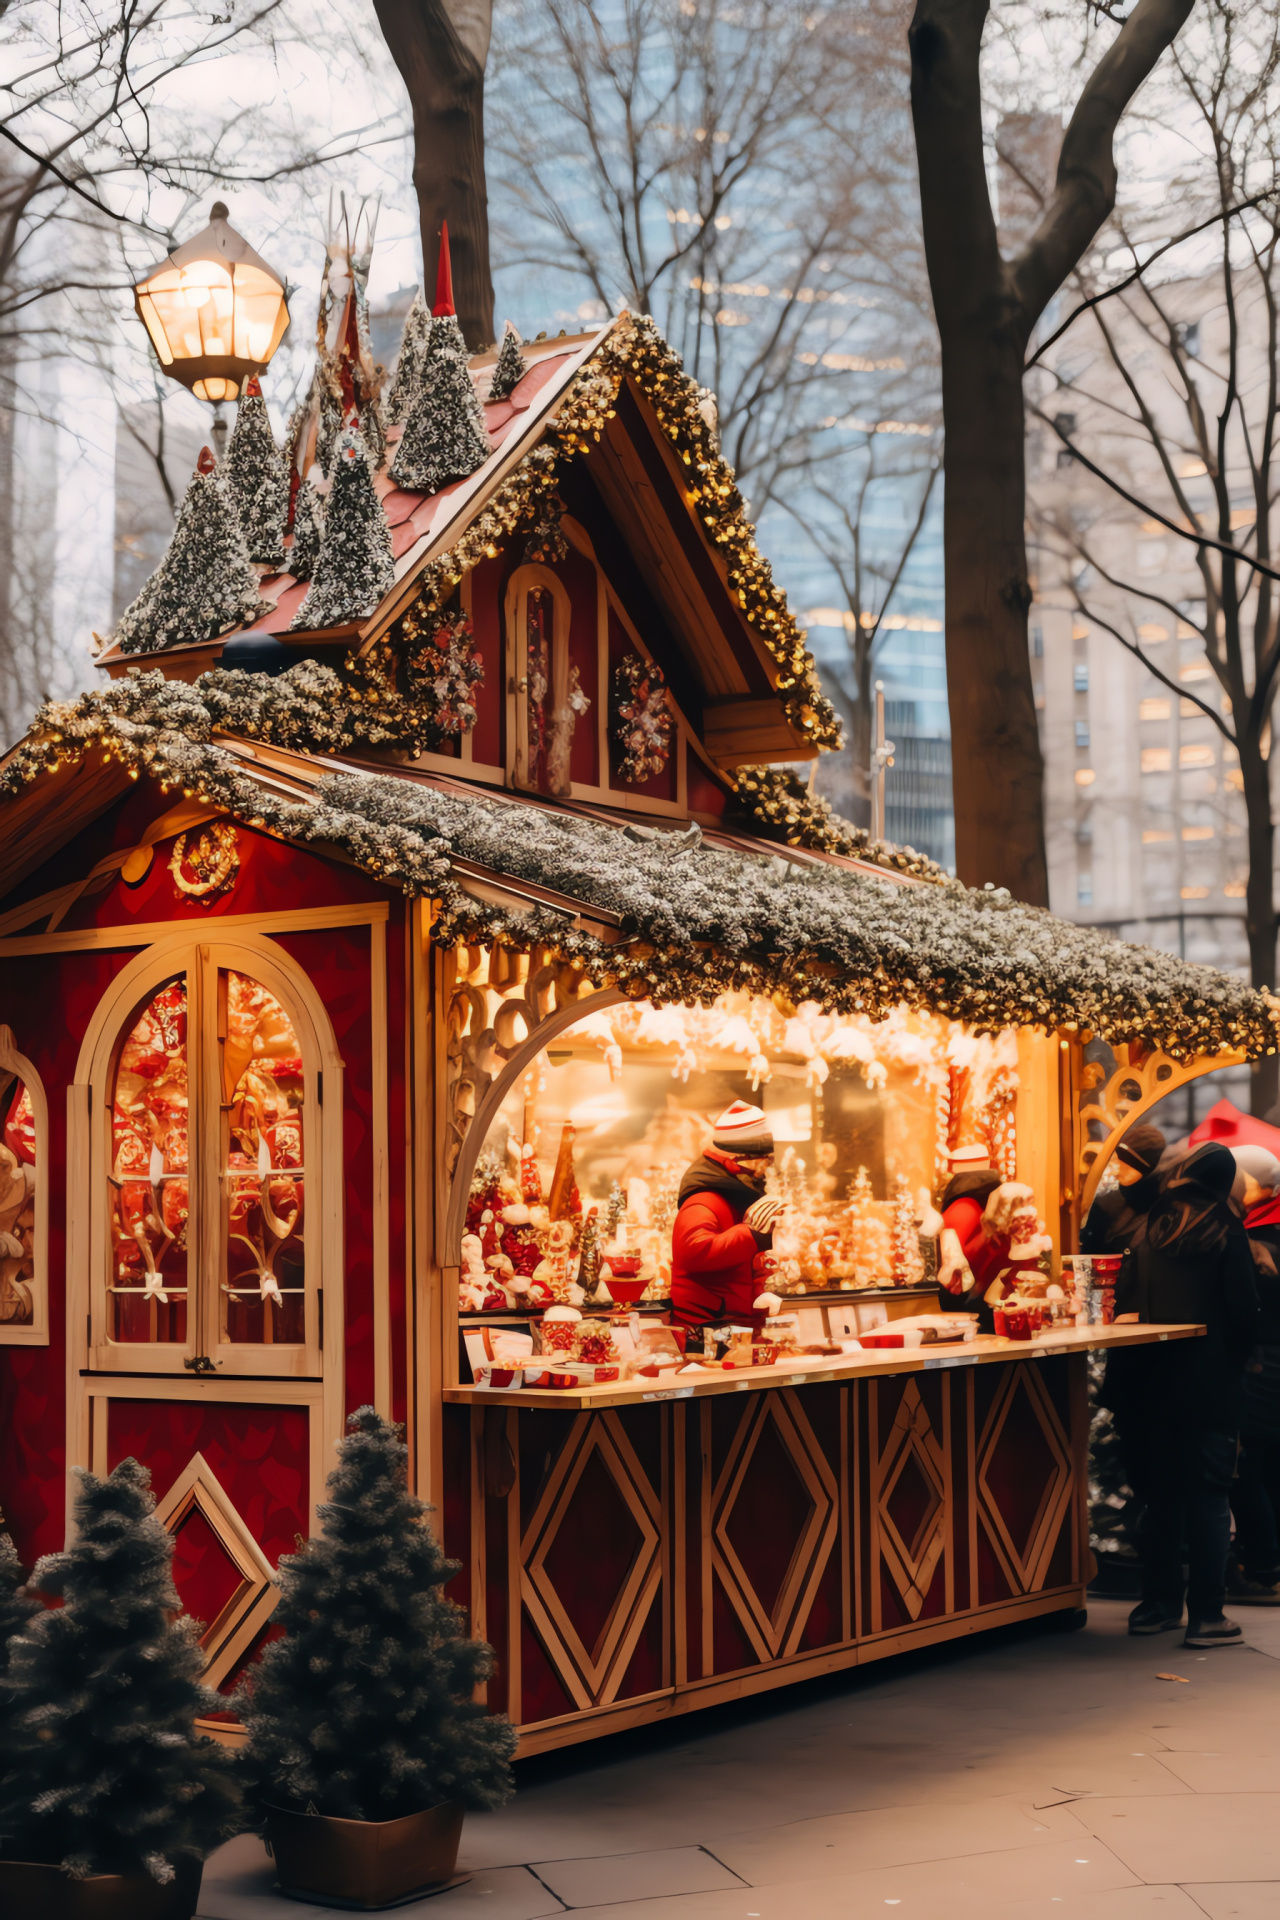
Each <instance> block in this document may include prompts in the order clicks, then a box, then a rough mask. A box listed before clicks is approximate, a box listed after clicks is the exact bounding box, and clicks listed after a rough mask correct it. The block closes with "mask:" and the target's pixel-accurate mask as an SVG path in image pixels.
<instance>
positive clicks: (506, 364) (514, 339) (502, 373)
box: [489, 320, 529, 400]
mask: <svg viewBox="0 0 1280 1920" xmlns="http://www.w3.org/2000/svg"><path fill="white" fill-rule="evenodd" d="M528 371H529V363H528V361H527V360H526V359H525V357H524V355H523V354H522V353H521V351H520V335H519V334H518V333H517V332H516V330H515V328H514V327H513V326H512V324H511V322H510V321H509V320H508V321H507V323H506V325H505V326H504V327H503V329H502V345H501V347H500V348H499V349H498V358H497V361H496V362H495V364H494V369H493V379H492V380H491V381H490V382H489V398H490V399H491V400H508V399H510V397H511V395H512V394H513V393H514V391H515V389H516V388H517V387H518V386H519V384H520V382H521V381H522V380H523V379H524V376H525V374H526V373H528Z"/></svg>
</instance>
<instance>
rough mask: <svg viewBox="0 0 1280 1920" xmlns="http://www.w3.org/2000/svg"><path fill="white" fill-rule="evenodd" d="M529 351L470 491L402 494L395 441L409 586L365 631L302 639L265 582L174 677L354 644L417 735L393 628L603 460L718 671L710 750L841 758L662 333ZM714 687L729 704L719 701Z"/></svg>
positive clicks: (679, 624) (378, 484) (397, 590)
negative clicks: (269, 649) (574, 469)
mask: <svg viewBox="0 0 1280 1920" xmlns="http://www.w3.org/2000/svg"><path fill="white" fill-rule="evenodd" d="M522 351H523V352H524V354H525V357H526V359H527V360H528V361H529V362H530V365H529V368H528V371H527V373H526V374H525V375H524V378H523V379H522V380H521V381H520V382H519V384H518V386H517V387H516V388H515V390H514V392H513V393H512V394H511V396H510V398H509V399H507V400H500V401H485V403H484V413H485V424H486V427H487V429H488V433H489V438H490V442H491V445H492V449H493V451H492V453H491V455H490V457H489V459H488V460H487V461H486V462H485V463H484V464H483V466H481V467H480V468H479V469H478V470H477V471H476V472H475V473H473V474H471V475H470V476H469V477H468V478H467V479H465V480H459V481H455V482H453V483H452V484H451V485H449V486H447V487H444V488H442V489H441V490H440V491H439V492H438V493H435V494H421V493H413V492H409V491H407V490H405V489H402V488H399V487H397V486H395V484H394V483H393V482H392V480H391V478H390V475H389V473H388V471H387V468H388V467H389V465H390V464H391V450H392V449H393V448H394V445H395V442H396V440H397V439H398V437H399V434H400V432H401V431H402V429H400V428H399V427H393V428H392V429H391V430H390V432H389V435H388V458H387V461H386V463H385V464H384V465H383V466H382V467H381V468H380V470H379V472H378V474H377V476H376V477H375V482H374V486H375V491H376V492H377V494H378V496H379V498H380V500H381V502H382V508H383V512H384V513H385V515H386V518H387V522H388V525H389V527H390V530H391V541H392V553H393V556H394V561H395V584H394V586H393V587H392V589H391V591H390V592H389V593H388V594H387V595H386V596H385V597H384V599H383V600H382V602H381V604H380V605H379V606H378V607H377V608H376V609H375V611H374V612H373V613H372V614H371V615H370V616H369V617H368V618H367V619H365V620H362V621H359V622H356V623H353V626H352V627H350V628H342V629H329V630H327V631H322V632H311V633H296V634H291V633H289V632H288V631H287V629H288V627H289V625H290V622H291V621H292V620H293V618H294V616H295V615H296V614H297V612H298V609H299V607H300V606H301V605H302V602H303V599H304V597H305V595H306V591H307V589H306V584H305V583H304V582H301V581H297V580H295V579H294V578H293V576H292V575H291V574H289V573H288V572H284V573H279V574H271V575H267V576H265V577H264V578H263V579H262V581H261V584H260V592H261V596H262V599H263V601H264V609H263V612H262V614H261V615H260V616H259V617H258V618H257V619H256V620H253V621H250V622H247V623H246V624H245V625H244V626H241V627H231V628H228V630H227V632H226V633H224V634H222V635H220V636H219V637H218V639H217V641H216V642H214V643H212V644H210V643H197V645H194V646H193V647H192V648H191V649H190V650H189V651H190V653H191V655H192V656H193V657H192V660H191V663H190V667H189V668H188V669H186V670H184V665H183V662H182V660H181V659H180V658H179V657H178V656H180V655H181V654H182V653H184V652H185V651H187V650H186V649H182V648H177V649H168V650H166V652H165V654H164V656H163V664H164V666H165V670H166V671H168V672H171V673H173V674H174V675H175V677H191V674H192V672H193V671H196V670H200V669H202V668H203V667H205V666H207V665H209V664H211V662H212V660H213V659H215V658H217V657H218V656H219V654H220V652H221V650H222V648H223V647H224V646H225V644H226V643H227V641H228V640H232V639H234V638H236V637H237V636H239V635H241V634H244V633H250V634H255V635H259V636H265V637H271V638H274V639H278V640H280V641H282V642H283V643H284V644H285V645H286V646H297V647H298V648H299V650H300V652H301V651H304V650H306V649H308V648H310V649H314V647H315V646H316V644H317V643H318V642H324V641H326V640H329V641H336V640H346V641H349V642H350V643H351V655H350V657H349V660H348V672H349V673H350V674H351V675H352V676H353V684H355V685H356V686H357V688H358V692H359V696H360V698H362V699H363V700H365V701H366V702H368V701H374V702H376V701H377V700H378V699H379V698H380V699H381V700H382V702H383V705H384V707H385V710H386V713H387V716H388V718H389V719H390V717H391V716H392V715H393V714H394V716H395V720H396V721H397V722H399V723H401V724H403V722H404V720H405V716H404V715H403V713H402V712H399V711H398V709H399V708H402V707H403V702H402V701H400V702H398V701H397V700H396V697H395V695H394V693H393V690H392V686H391V676H390V675H389V673H388V668H387V662H386V659H385V657H384V656H385V653H386V649H387V647H388V646H389V647H390V649H391V653H392V655H393V656H394V653H395V649H396V642H397V632H398V629H397V623H398V622H399V621H401V620H402V619H403V617H404V616H405V615H406V614H407V613H409V612H410V610H413V611H414V612H415V614H420V613H422V612H426V613H430V612H431V611H433V610H434V609H436V608H438V607H440V606H442V605H443V604H444V603H445V601H447V599H448V598H449V596H450V595H451V594H452V593H453V591H454V590H455V588H456V587H457V585H458V583H459V581H460V580H461V579H462V577H463V576H464V574H465V573H466V572H468V571H469V569H470V568H472V567H474V566H475V565H476V564H478V562H479V561H480V560H482V559H484V558H486V557H489V556H492V555H493V554H495V553H496V552H497V551H499V550H500V547H501V546H502V545H503V544H504V543H505V542H506V541H507V540H508V539H509V538H510V537H511V536H512V535H513V534H515V533H516V532H517V531H518V530H519V529H520V528H521V527H522V526H525V527H527V525H528V523H529V522H530V521H531V520H532V519H533V518H534V516H535V515H536V513H537V511H538V508H539V506H540V504H541V503H542V502H544V501H545V500H546V499H547V498H548V497H549V496H550V495H551V494H552V493H553V492H554V490H555V488H556V485H557V480H558V478H559V477H560V475H561V472H562V469H563V468H564V466H565V464H566V463H567V462H569V461H572V460H574V459H576V458H577V457H579V456H580V455H582V454H586V453H589V452H592V451H593V450H595V449H599V458H598V459H597V460H596V461H595V462H594V463H593V468H592V472H593V477H594V478H595V480H596V482H597V484H598V486H599V487H600V490H601V492H602V494H603V497H604V499H605V502H606V505H607V507H608V510H609V511H610V513H611V514H612V516H613V518H614V519H615V521H616V522H617V523H618V525H619V526H620V528H621V530H622V532H623V536H624V538H625V539H627V541H628V542H629V544H630V545H631V546H632V547H633V550H634V552H635V554H636V558H637V560H638V562H639V564H640V566H641V568H642V570H643V572H644V575H645V578H646V582H647V584H648V585H649V587H650V588H651V590H652V591H653V593H654V595H655V597H656V599H657V601H658V602H659V604H660V605H661V606H662V607H663V609H664V611H665V612H666V613H667V615H668V616H669V618H670V621H671V626H672V630H673V632H675V633H677V634H679V635H681V636H682V638H683V640H684V641H685V643H686V644H687V645H689V646H690V648H691V649H692V651H693V653H694V655H695V656H698V657H701V656H702V655H703V654H705V655H706V657H707V671H706V673H705V675H704V680H705V684H706V686H707V690H708V703H707V709H706V712H705V713H704V725H705V727H706V730H707V733H708V738H709V740H714V736H715V735H716V733H717V730H719V732H720V733H721V735H722V737H723V738H724V740H725V741H726V747H725V754H724V758H725V761H726V764H730V763H732V762H733V760H734V758H735V753H734V748H733V745H732V744H731V743H732V742H734V741H736V740H737V739H739V738H742V737H744V734H743V729H744V727H745V729H746V736H745V737H750V738H751V740H752V741H753V746H752V750H751V751H750V752H749V753H742V752H738V753H737V754H736V759H737V760H741V759H744V758H751V759H754V760H769V759H773V760H781V759H787V760H797V759H804V758H810V757H812V756H813V754H814V753H815V752H816V751H818V750H819V749H821V748H824V747H834V746H838V745H839V743H840V722H839V719H838V717H837V715H836V713H835V710H834V708H833V707H832V706H831V703H830V702H829V700H828V699H827V697H826V695H825V694H824V693H823V691H822V689H821V686H820V683H819V680H818V674H817V669H816V667H815V664H814V661H813V657H812V655H811V654H810V653H809V652H808V650H807V648H806V646H805V635H804V633H803V630H802V629H801V628H800V627H799V626H798V625H797V623H796V620H795V617H794V615H793V614H792V613H791V611H790V609H789V608H788V606H787V602H786V596H785V594H784V593H783V592H782V590H781V588H780V587H778V586H777V585H775V583H774V580H773V575H772V571H771V569H770V566H769V563H768V561H767V560H766V559H765V558H764V556H763V554H761V552H760V551H759V548H758V547H757V546H756V543H755V529H754V527H753V526H752V525H751V523H750V521H748V519H747V518H746V513H745V508H744V504H743V501H742V498H741V495H740V494H739V493H738V489H737V486H736V484H735V481H734V477H733V473H732V470H731V469H730V468H729V467H728V466H727V465H726V464H725V462H724V460H723V459H722V458H721V455H720V451H719V445H718V440H717V435H716V428H715V424H714V419H715V415H714V403H713V401H712V399H711V396H710V395H709V394H708V393H706V392H705V390H704V389H701V388H699V387H698V385H697V383H696V382H695V381H693V380H691V379H690V378H689V377H688V376H687V375H686V374H685V373H684V371H683V368H682V365H681V362H680V358H679V356H678V355H677V354H676V353H675V352H674V351H673V349H672V348H670V347H669V346H668V345H667V343H666V342H665V341H664V340H663V339H662V337H661V335H660V334H659V333H658V330H657V328H656V327H655V326H654V324H653V322H652V321H651V320H648V319H638V318H637V317H636V316H635V315H632V314H627V313H623V314H619V315H618V316H617V317H616V318H615V319H614V320H612V321H610V322H609V323H608V324H607V325H606V326H604V327H602V328H599V329H597V330H595V331H593V332H592V333H590V334H582V335H578V336H576V337H573V338H559V339H556V340H549V341H534V342H532V343H531V344H526V345H525V346H524V347H523V348H522ZM495 360H496V352H490V353H487V354H481V355H477V356H475V357H473V359H472V361H471V370H472V377H473V380H474V381H475V383H476V386H477V391H478V392H479V393H480V394H481V395H483V394H485V393H487V391H488V386H489V381H490V377H491V374H492V368H493V364H494V361H495ZM624 389H625V392H624ZM655 502H656V503H657V505H656V506H655ZM266 603H274V605H269V604H266ZM712 655H714V656H715V658H714V660H713V659H712V658H711V656H712ZM145 658H146V656H145V655H140V654H136V653H135V654H128V655H125V654H122V653H121V652H120V651H119V650H118V649H116V648H115V647H114V646H109V647H108V648H107V649H105V650H104V652H103V653H102V654H100V655H99V664H100V665H102V666H105V667H106V668H107V669H108V670H109V671H110V672H112V673H115V674H119V673H123V672H124V671H125V670H126V669H127V668H128V667H129V666H132V665H137V664H139V663H140V662H141V661H143V660H145ZM744 658H745V659H747V660H749V661H750V662H752V663H753V665H752V674H751V677H750V678H746V677H743V675H742V670H741V662H742V660H743V659H744ZM361 683H363V684H361ZM717 687H719V688H720V690H721V693H722V696H723V697H720V698H717V697H716V691H715V690H716V688H717ZM725 687H727V688H728V689H729V692H728V693H727V694H724V693H723V689H724V688H725ZM762 696H765V697H762ZM713 751H714V746H713Z"/></svg>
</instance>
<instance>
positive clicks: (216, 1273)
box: [68, 929, 342, 1380]
mask: <svg viewBox="0 0 1280 1920" xmlns="http://www.w3.org/2000/svg"><path fill="white" fill-rule="evenodd" d="M222 969H228V970H233V971H235V972H237V973H243V974H246V975H248V976H249V977H250V978H252V979H253V980H255V981H257V982H258V983H259V984H260V985H262V986H264V987H265V988H266V989H267V991H268V992H269V993H271V994H273V995H274V996H275V998H276V999H277V1000H278V1001H279V1002H280V1004H281V1006H282V1007H283V1008H284V1010H285V1012H286V1014H287V1015H288V1017H289V1019H290V1021H291V1022H292V1024H293V1027H294V1031H295V1033H296V1034H297V1037H298V1042H299V1046H300V1049H301V1053H302V1062H303V1075H304V1085H305V1089H306V1092H305V1096H304V1101H303V1108H302V1119H303V1141H304V1147H303V1165H304V1168H305V1169H306V1172H305V1194H306V1205H305V1211H304V1225H303V1247H304V1262H305V1272H306V1275H307V1295H306V1303H305V1311H306V1337H305V1339H304V1341H303V1342H302V1343H300V1344H299V1345H296V1346H293V1345H289V1346H286V1345H283V1344H281V1345H279V1346H262V1345H258V1344H255V1343H252V1342H244V1343H241V1342H232V1341H224V1340H223V1339H222V1337H221V1325H222V1301H221V1292H220V1289H221V1284H222V1280H223V1276H224V1274H225V1240H226V1222H225V1218H224V1212H223V1207H222V1204H221V1192H222V1171H223V1170H222V1168H221V1166H220V1164H219V1162H220V1154H219V1151H218V1147H219V1143H218V1141H217V1140H214V1141H212V1142H209V1141H207V1140H206V1138H205V1134H206V1130H207V1126H208V1116H210V1115H212V1114H215V1113H217V1112H219V1110H220V1105H221V1100H222V1090H221V1086H220V1072H221V1061H220V1058H219V1052H218V1046H217V1035H216V1016H217V1006H216V998H217V996H216V985H217V976H218V972H219V970H222ZM179 974H185V976H186V978H187V983H188V989H187V990H188V1048H189V1054H188V1058H189V1064H190V1069H191V1074H192V1086H193V1088H197V1087H198V1089H199V1092H198V1097H197V1098H196V1099H194V1100H193V1102H192V1107H191V1116H190V1133H189V1141H188V1165H189V1170H190V1194H191V1218H192V1223H193V1226H194V1233H193V1235H192V1239H191V1244H190V1245H189V1248H188V1256H189V1268H188V1274H189V1280H188V1285H189V1289H190V1290H189V1293H188V1312H187V1339H186V1341H185V1342H183V1343H179V1342H176V1341H172V1342H164V1343H157V1344H152V1343H147V1342H141V1341H138V1342H135V1341H116V1340H112V1339H111V1338H110V1337H109V1334H108V1327H109V1318H108V1305H109V1303H108V1296H107V1287H108V1285H109V1284H110V1280H111V1274H112V1261H111V1233H110V1222H109V1206H108V1189H107V1179H106V1174H107V1169H108V1168H109V1166H110V1165H111V1160H112V1150H113V1136H112V1127H111V1104H110V1097H111V1092H112V1088H113V1084H114V1075H115V1065H116V1061H117V1059H118V1056H119V1049H120V1047H121V1045H122V1044H123V1041H124V1039H125V1037H126V1035H127V1033H128V1030H129V1024H128V1023H129V1022H130V1021H131V1019H132V1018H133V1017H135V1016H136V1010H138V1009H139V1008H140V1007H142V1006H144V1005H145V1004H146V1002H147V1000H148V999H149V998H150V996H151V994H152V993H153V992H154V991H155V990H156V989H157V988H158V987H159V986H161V985H162V984H163V983H164V982H165V981H166V980H168V979H172V978H174V977H175V976H177V975H179ZM68 1107H69V1115H70V1121H71V1126H70V1138H69V1155H68V1176H69V1177H68V1194H69V1196H71V1195H75V1194H85V1193H87V1194H88V1196H89V1199H88V1205H87V1207H84V1208H82V1209H80V1213H79V1215H73V1216H72V1218H70V1219H69V1222H68V1225H69V1229H71V1230H72V1231H70V1232H69V1235H68V1238H69V1252H70V1253H71V1254H72V1265H73V1271H76V1270H78V1271H79V1273H80V1274H81V1275H82V1276H83V1282H84V1285H83V1294H84V1309H85V1312H86V1316H87V1318H86V1322H84V1323H82V1324H85V1327H86V1349H87V1350H86V1352H85V1365H86V1367H87V1370H88V1371H89V1372H91V1373H123V1372H127V1373H133V1374H138V1373H144V1374H147V1375H153V1376H156V1377H158V1378H163V1377H174V1376H176V1377H177V1378H182V1377H184V1376H186V1377H188V1378H189V1377H190V1376H191V1374H192V1373H193V1372H195V1371H196V1370H197V1369H196V1366H195V1365H194V1364H193V1363H196V1362H199V1361H201V1360H207V1362H208V1363H209V1367H211V1368H212V1371H213V1372H214V1373H215V1374H216V1375H217V1376H218V1377H220V1378H224V1379H228V1378H241V1377H245V1376H253V1377H258V1378H263V1379H288V1378H291V1377H292V1378H305V1379H313V1380H314V1379H319V1378H321V1377H322V1375H323V1374H324V1373H325V1371H326V1357H328V1358H329V1359H332V1358H333V1357H334V1353H335V1350H336V1352H337V1353H338V1354H340V1351H341V1338H342V1157H341V1147H342V1062H341V1058H340V1056H339V1054H338V1051H337V1046H336V1043H335V1041H334V1038H333V1032H332V1028H331V1027H330V1025H329V1020H328V1016H327V1014H326V1013H325V1010H324V1006H323V1003H322V1001H321V1000H320V997H319V995H318V994H317V993H316V991H315V989H314V987H313V986H312V984H311V982H310V980H309V979H308V978H307V975H306V974H305V972H304V971H303V970H302V969H301V968H300V967H299V966H298V965H297V964H296V963H295V962H294V961H293V960H291V959H290V957H289V956H288V955H287V954H286V953H285V952H284V950H283V948H281V947H279V946H277V945H276V943H275V942H274V941H272V940H269V939H266V938H262V937H254V936H252V935H242V936H240V937H239V938H236V937H234V936H233V937H231V938H229V939H225V940H208V939H201V938H200V937H199V934H198V933H197V932H196V931H195V930H192V929H187V930H184V931H182V932H180V933H176V934H175V935H173V936H172V937H170V938H168V939H166V940H163V941H160V942H157V944H156V945H155V946H152V947H149V948H147V949H146V950H145V951H144V952H143V953H141V954H139V955H138V956H137V958H136V959H134V960H133V961H132V962H131V963H130V965H129V966H127V967H126V968H124V969H123V971H122V972H121V973H120V974H119V975H118V976H117V978H116V979H115V981H113V983H112V985H111V986H110V987H109V988H108V990H107V992H106V994H104V996H103V998H102V1000H101V1001H100V1002H99V1003H98V1007H97V1008H96V1010H95V1012H94V1016H93V1019H92V1021H91V1022H90V1026H89V1030H88V1032H87V1033H86V1036H85V1040H84V1043H83V1046H82V1048H81V1054H80V1062H79V1066H78V1068H77V1074H76V1082H75V1084H74V1085H73V1086H71V1087H70V1088H69V1089H68ZM70 1211H71V1210H70V1209H69V1212H70ZM80 1216H84V1217H83V1218H82V1217H80ZM326 1296H327V1306H328V1315H327V1324H325V1320H326V1316H325V1312H324V1308H325V1305H326ZM73 1324H74V1323H73ZM199 1370H200V1371H201V1372H204V1371H208V1370H209V1369H208V1368H206V1367H203V1366H202V1367H201V1368H200V1369H199Z"/></svg>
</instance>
